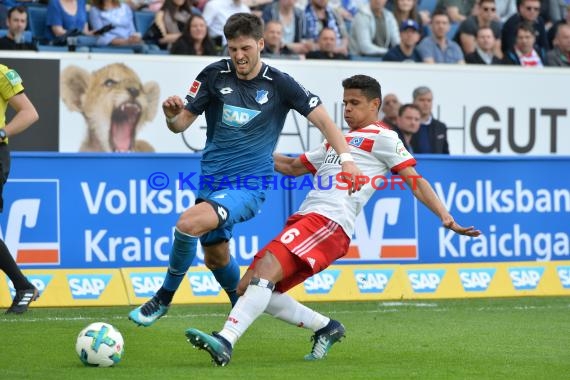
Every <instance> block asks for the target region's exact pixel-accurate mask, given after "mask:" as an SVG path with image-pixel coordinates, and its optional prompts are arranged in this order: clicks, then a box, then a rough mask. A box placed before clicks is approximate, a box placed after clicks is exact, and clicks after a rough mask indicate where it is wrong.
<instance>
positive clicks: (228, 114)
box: [222, 104, 261, 127]
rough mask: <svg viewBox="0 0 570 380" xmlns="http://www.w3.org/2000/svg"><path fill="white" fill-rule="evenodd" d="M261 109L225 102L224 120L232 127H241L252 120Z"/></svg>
mask: <svg viewBox="0 0 570 380" xmlns="http://www.w3.org/2000/svg"><path fill="white" fill-rule="evenodd" d="M260 113H261V111H256V110H250V109H248V108H241V107H235V106H230V105H227V104H224V109H223V111H222V121H223V122H224V124H227V125H230V126H232V127H241V126H243V125H246V124H247V123H249V122H250V121H252V120H253V119H254V118H255V117H256V116H257V115H259V114H260Z"/></svg>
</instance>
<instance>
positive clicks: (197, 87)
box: [188, 80, 202, 98]
mask: <svg viewBox="0 0 570 380" xmlns="http://www.w3.org/2000/svg"><path fill="white" fill-rule="evenodd" d="M200 86H202V82H200V81H198V80H195V81H194V82H192V86H190V89H189V90H188V95H190V97H192V98H195V97H196V94H197V93H198V91H199V90H200Z"/></svg>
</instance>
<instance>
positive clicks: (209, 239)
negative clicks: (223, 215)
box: [196, 188, 265, 246]
mask: <svg viewBox="0 0 570 380" xmlns="http://www.w3.org/2000/svg"><path fill="white" fill-rule="evenodd" d="M204 200H208V202H209V203H215V204H219V205H222V206H224V207H225V208H226V210H227V212H228V217H227V219H226V221H225V223H223V224H222V225H220V226H219V227H218V228H216V229H215V230H212V231H210V232H207V233H205V234H204V235H202V236H200V243H201V244H202V245H203V246H208V245H214V244H217V243H220V242H222V241H228V240H230V238H231V237H232V232H233V228H234V224H236V223H241V222H245V221H246V220H249V219H251V218H253V217H254V216H256V215H257V214H258V213H259V209H260V208H261V205H262V204H263V202H265V190H264V189H258V190H247V189H244V190H236V189H214V190H212V189H209V188H206V189H202V190H200V192H199V193H198V197H197V200H196V203H199V202H203V201H204Z"/></svg>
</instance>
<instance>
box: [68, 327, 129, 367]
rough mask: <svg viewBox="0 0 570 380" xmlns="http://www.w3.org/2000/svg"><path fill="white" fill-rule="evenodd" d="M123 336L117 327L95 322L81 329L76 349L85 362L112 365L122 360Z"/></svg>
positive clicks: (97, 365)
mask: <svg viewBox="0 0 570 380" xmlns="http://www.w3.org/2000/svg"><path fill="white" fill-rule="evenodd" d="M124 349H125V347H124V342H123V336H122V335H121V333H120V332H119V330H117V329H116V328H115V327H113V326H112V325H110V324H108V323H104V322H95V323H92V324H90V325H89V326H87V327H86V328H84V329H83V330H81V332H80V333H79V335H78V336H77V342H76V343H75V351H76V352H77V355H79V359H81V361H82V362H83V364H85V365H87V366H92V367H110V366H112V365H115V364H117V363H118V362H119V361H121V357H122V356H123V351H124Z"/></svg>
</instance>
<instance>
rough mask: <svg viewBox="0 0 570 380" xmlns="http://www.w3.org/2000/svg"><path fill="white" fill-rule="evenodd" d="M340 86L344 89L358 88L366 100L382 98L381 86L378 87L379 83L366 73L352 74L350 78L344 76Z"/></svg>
mask: <svg viewBox="0 0 570 380" xmlns="http://www.w3.org/2000/svg"><path fill="white" fill-rule="evenodd" d="M342 87H343V88H344V89H345V90H349V89H356V90H360V91H362V94H363V95H364V96H366V99H368V100H372V99H375V98H378V99H380V100H382V88H381V87H380V83H378V81H377V80H376V79H374V78H372V77H369V76H368V75H362V74H361V75H353V76H351V77H350V78H346V79H345V80H343V81H342Z"/></svg>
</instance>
